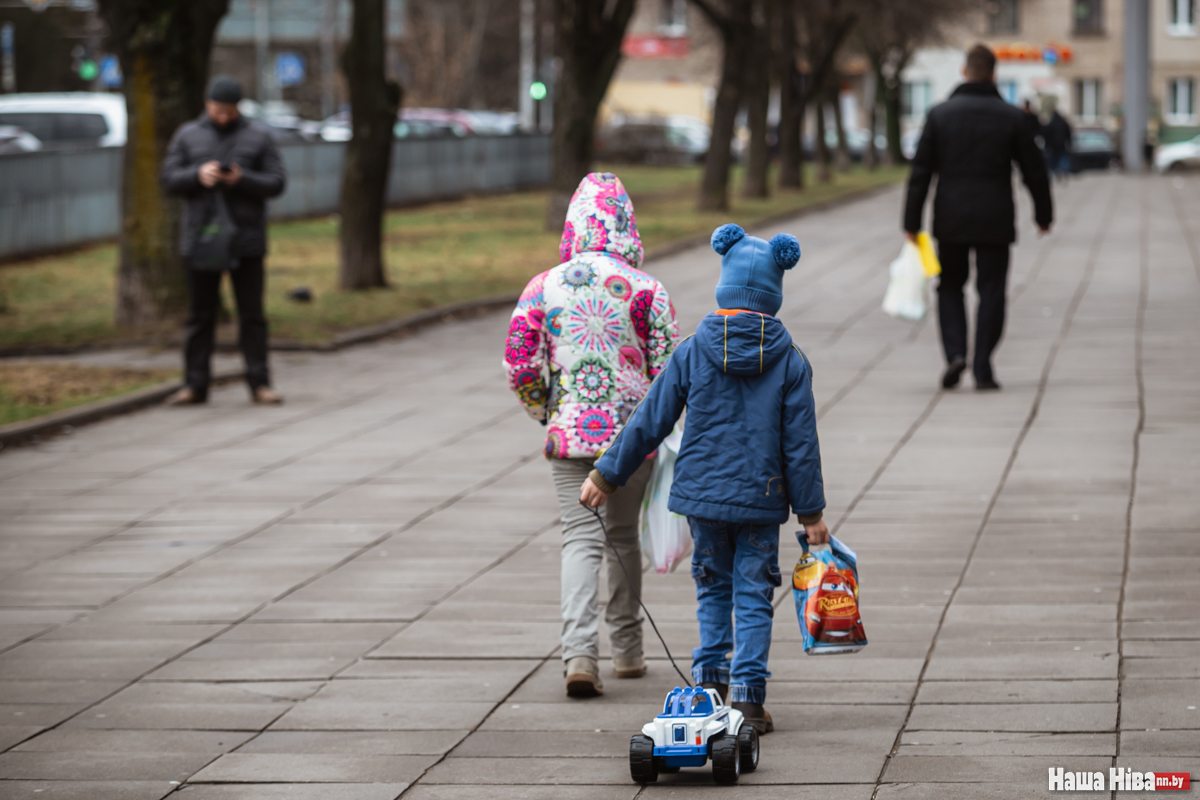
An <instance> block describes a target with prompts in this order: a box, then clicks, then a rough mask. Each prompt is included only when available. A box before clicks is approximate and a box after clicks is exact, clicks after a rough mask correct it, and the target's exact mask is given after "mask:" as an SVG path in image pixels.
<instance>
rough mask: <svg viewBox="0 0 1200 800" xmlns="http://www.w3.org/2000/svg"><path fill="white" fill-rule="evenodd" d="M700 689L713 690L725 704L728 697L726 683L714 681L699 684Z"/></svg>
mask: <svg viewBox="0 0 1200 800" xmlns="http://www.w3.org/2000/svg"><path fill="white" fill-rule="evenodd" d="M700 688H701V689H715V690H716V692H717V694H719V695H720V696H721V702H722V703H724V702H725V698H726V697H729V684H728V683H716V682H715V681H705V682H704V683H702V684H700Z"/></svg>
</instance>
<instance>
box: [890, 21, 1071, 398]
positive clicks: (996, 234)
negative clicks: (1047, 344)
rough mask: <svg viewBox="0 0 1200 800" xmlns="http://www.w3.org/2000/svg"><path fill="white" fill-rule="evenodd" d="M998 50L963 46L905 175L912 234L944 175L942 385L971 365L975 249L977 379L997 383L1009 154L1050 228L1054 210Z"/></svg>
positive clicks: (936, 228)
mask: <svg viewBox="0 0 1200 800" xmlns="http://www.w3.org/2000/svg"><path fill="white" fill-rule="evenodd" d="M995 70H996V57H995V55H993V54H992V51H991V50H989V49H988V48H986V47H984V46H983V45H976V46H975V47H973V48H971V50H970V51H969V52H968V53H967V64H966V66H965V67H964V68H963V76H964V77H965V78H966V82H965V83H963V84H962V85H961V86H959V87H958V88H957V89H955V90H954V93H953V94H951V95H950V99H949V100H947V101H946V102H944V103H942V104H940V105H938V106H936V107H934V108H933V109H932V110H931V111H930V112H929V116H928V117H927V119H926V121H925V130H924V131H922V133H921V141H920V142H919V143H918V144H917V153H916V156H915V157H914V158H913V161H912V172H911V173H910V175H909V179H908V198H907V202H906V204H905V209H904V232H905V236H907V237H908V238H909V239H910V240H915V239H916V235H917V233H918V232H919V231H920V230H921V215H922V211H923V209H924V206H925V196H926V195H927V194H928V193H929V182H930V180H931V179H932V178H933V176H934V175H935V174H936V175H937V176H938V187H937V196H936V197H935V198H934V201H933V236H934V238H936V239H937V242H938V257H939V259H940V260H941V262H942V275H941V279H940V280H939V281H938V322H939V323H940V325H941V329H942V347H943V348H944V350H945V353H946V363H947V365H948V366H947V368H946V371H945V373H944V374H943V375H942V386H943V387H944V388H946V389H950V388H953V387H955V386H957V385H958V381H959V378H960V377H961V376H962V373H963V370H965V369H966V367H967V313H966V308H965V307H964V305H963V286H965V285H966V282H967V276H968V272H969V257H970V252H971V251H972V250H974V251H975V286H976V289H977V290H978V292H979V316H978V319H977V321H976V326H975V359H974V373H975V388H977V389H999V388H1000V385H999V384H998V383H996V379H995V376H994V375H993V373H992V350H994V349H995V347H996V345H997V344H998V343H999V341H1000V336H1001V334H1002V333H1003V331H1004V307H1005V291H1006V288H1007V287H1006V284H1007V282H1008V259H1009V245H1011V244H1012V243H1013V242H1014V241H1016V238H1017V234H1016V226H1015V224H1014V221H1013V218H1014V215H1015V206H1014V203H1013V194H1012V164H1013V162H1014V161H1015V162H1016V163H1017V166H1018V167H1019V168H1020V170H1021V177H1022V179H1023V180H1024V181H1025V186H1026V188H1028V189H1029V193H1030V194H1031V195H1032V196H1033V205H1034V220H1035V221H1036V222H1037V226H1038V228H1039V229H1040V230H1041V232H1042V233H1047V232H1049V230H1050V225H1051V223H1052V222H1053V220H1054V212H1053V207H1052V203H1051V199H1050V179H1049V177H1048V176H1047V174H1046V164H1045V162H1044V161H1043V159H1042V154H1041V153H1040V152H1039V151H1038V147H1037V145H1036V144H1035V143H1034V141H1033V137H1032V136H1031V135H1030V133H1029V127H1028V125H1027V123H1026V121H1025V115H1024V113H1023V112H1022V111H1021V109H1019V108H1017V107H1015V106H1011V105H1009V104H1008V103H1006V102H1004V100H1003V99H1002V98H1001V97H1000V93H999V92H998V91H997V90H996V83H995Z"/></svg>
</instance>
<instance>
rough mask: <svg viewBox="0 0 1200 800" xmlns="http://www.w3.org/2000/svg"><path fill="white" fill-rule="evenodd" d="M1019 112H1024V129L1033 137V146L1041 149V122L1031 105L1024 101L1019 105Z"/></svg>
mask: <svg viewBox="0 0 1200 800" xmlns="http://www.w3.org/2000/svg"><path fill="white" fill-rule="evenodd" d="M1021 110H1022V111H1024V112H1025V127H1026V129H1028V131H1029V135H1030V136H1032V137H1033V142H1034V144H1036V145H1037V146H1038V147H1042V121H1041V119H1039V118H1038V115H1037V111H1035V110H1034V108H1033V103H1032V102H1030V101H1029V100H1026V101H1025V102H1024V103H1023V104H1022V105H1021Z"/></svg>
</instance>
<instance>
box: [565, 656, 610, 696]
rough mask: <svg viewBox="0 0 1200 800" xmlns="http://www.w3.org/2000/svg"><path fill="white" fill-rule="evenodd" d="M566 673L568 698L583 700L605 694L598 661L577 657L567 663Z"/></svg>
mask: <svg viewBox="0 0 1200 800" xmlns="http://www.w3.org/2000/svg"><path fill="white" fill-rule="evenodd" d="M565 672H566V678H567V696H568V697H575V698H579V699H583V698H587V697H598V696H600V695H602V694H604V683H603V682H602V681H601V680H600V666H599V665H598V664H597V663H596V659H594V658H588V657H587V656H576V657H575V658H572V659H571V660H570V661H568V662H567V664H566V670H565Z"/></svg>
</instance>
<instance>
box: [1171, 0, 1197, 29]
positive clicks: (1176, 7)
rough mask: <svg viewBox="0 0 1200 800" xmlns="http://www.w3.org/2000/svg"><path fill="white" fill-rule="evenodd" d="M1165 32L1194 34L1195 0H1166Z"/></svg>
mask: <svg viewBox="0 0 1200 800" xmlns="http://www.w3.org/2000/svg"><path fill="white" fill-rule="evenodd" d="M1167 33H1169V34H1171V35H1172V36H1195V35H1196V0H1167Z"/></svg>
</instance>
